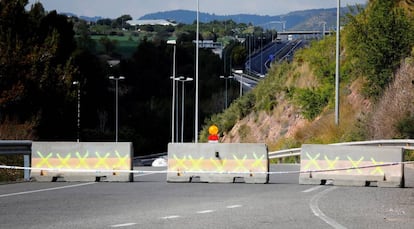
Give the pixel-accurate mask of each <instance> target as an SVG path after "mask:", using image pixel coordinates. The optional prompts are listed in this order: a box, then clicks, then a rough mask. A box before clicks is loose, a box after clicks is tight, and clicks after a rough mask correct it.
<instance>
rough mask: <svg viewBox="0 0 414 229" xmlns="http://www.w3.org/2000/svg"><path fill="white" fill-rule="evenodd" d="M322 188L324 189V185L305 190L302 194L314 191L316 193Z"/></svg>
mask: <svg viewBox="0 0 414 229" xmlns="http://www.w3.org/2000/svg"><path fill="white" fill-rule="evenodd" d="M322 187H323V186H322V185H319V186H315V187H312V188H310V189H306V190H304V191H302V192H305V193H307V192H313V191H316V190H318V189H320V188H322Z"/></svg>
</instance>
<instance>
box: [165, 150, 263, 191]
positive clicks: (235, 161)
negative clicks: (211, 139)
mask: <svg viewBox="0 0 414 229" xmlns="http://www.w3.org/2000/svg"><path fill="white" fill-rule="evenodd" d="M168 171H174V172H169V173H168V174H167V181H168V182H195V181H197V182H206V183H235V182H245V183H268V181H269V174H268V172H269V160H268V151H267V146H266V145H265V144H242V143H240V144H231V143H217V144H212V143H170V144H169V145H168ZM175 171H177V172H175Z"/></svg>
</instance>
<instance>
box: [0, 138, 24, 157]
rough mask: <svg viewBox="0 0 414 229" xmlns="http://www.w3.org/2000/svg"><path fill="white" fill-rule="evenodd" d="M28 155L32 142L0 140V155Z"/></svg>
mask: <svg viewBox="0 0 414 229" xmlns="http://www.w3.org/2000/svg"><path fill="white" fill-rule="evenodd" d="M21 154H23V155H30V154H32V141H28V140H0V155H21Z"/></svg>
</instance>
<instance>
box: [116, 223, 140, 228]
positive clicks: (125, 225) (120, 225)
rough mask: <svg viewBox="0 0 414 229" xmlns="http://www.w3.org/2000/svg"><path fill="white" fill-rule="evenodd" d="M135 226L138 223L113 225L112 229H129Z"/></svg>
mask: <svg viewBox="0 0 414 229" xmlns="http://www.w3.org/2000/svg"><path fill="white" fill-rule="evenodd" d="M134 225H136V223H123V224H116V225H111V226H110V227H112V228H117V227H129V226H134Z"/></svg>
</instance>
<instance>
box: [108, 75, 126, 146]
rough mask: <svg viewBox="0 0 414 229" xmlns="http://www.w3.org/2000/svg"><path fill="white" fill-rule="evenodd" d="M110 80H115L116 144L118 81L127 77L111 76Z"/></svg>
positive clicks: (116, 130) (116, 139) (116, 132)
mask: <svg viewBox="0 0 414 229" xmlns="http://www.w3.org/2000/svg"><path fill="white" fill-rule="evenodd" d="M109 79H110V80H115V142H118V81H119V80H124V79H125V77H123V76H119V77H115V76H109Z"/></svg>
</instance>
